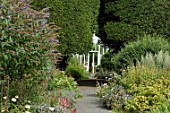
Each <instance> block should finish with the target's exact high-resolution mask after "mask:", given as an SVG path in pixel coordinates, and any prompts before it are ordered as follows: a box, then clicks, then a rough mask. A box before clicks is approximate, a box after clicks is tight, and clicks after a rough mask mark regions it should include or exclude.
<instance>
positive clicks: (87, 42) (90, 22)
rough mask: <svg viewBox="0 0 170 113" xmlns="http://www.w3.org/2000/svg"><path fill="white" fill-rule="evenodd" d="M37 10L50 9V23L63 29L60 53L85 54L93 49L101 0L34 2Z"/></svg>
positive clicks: (34, 0)
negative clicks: (93, 37)
mask: <svg viewBox="0 0 170 113" xmlns="http://www.w3.org/2000/svg"><path fill="white" fill-rule="evenodd" d="M32 4H33V6H35V8H36V9H42V8H44V7H50V14H51V15H50V21H53V22H55V23H56V24H57V25H58V26H60V27H61V30H60V44H61V46H60V51H61V52H62V53H63V54H70V53H85V52H88V51H89V50H91V48H92V33H93V31H94V30H95V29H96V28H97V27H96V26H97V16H98V12H99V6H100V0H32Z"/></svg>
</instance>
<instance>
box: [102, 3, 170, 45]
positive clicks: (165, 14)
mask: <svg viewBox="0 0 170 113" xmlns="http://www.w3.org/2000/svg"><path fill="white" fill-rule="evenodd" d="M101 2H102V4H101V7H100V15H99V31H100V32H99V34H100V37H101V38H102V40H103V41H104V42H106V43H108V44H109V45H110V46H112V47H114V46H115V45H117V46H121V45H122V43H124V42H127V41H129V40H135V39H136V37H137V35H140V36H142V35H143V33H146V34H158V35H164V36H165V37H166V38H169V36H170V29H169V26H170V20H169V19H168V18H170V13H169V10H170V1H169V0H107V1H105V0H101ZM116 48H118V47H116Z"/></svg>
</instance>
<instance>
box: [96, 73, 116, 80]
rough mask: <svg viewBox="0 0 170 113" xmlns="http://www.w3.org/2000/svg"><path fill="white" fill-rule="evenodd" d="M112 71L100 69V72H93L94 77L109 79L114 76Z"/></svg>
mask: <svg viewBox="0 0 170 113" xmlns="http://www.w3.org/2000/svg"><path fill="white" fill-rule="evenodd" d="M114 74H115V73H114V72H109V71H100V72H96V73H95V77H97V79H106V80H107V79H109V78H112V77H113V76H114Z"/></svg>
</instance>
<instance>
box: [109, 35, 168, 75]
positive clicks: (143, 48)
mask: <svg viewBox="0 0 170 113" xmlns="http://www.w3.org/2000/svg"><path fill="white" fill-rule="evenodd" d="M169 47H170V44H169V43H168V41H167V40H166V39H164V38H162V37H161V36H156V35H154V36H151V35H145V36H144V37H143V38H142V39H139V40H137V41H134V42H130V43H128V44H126V45H125V47H124V48H122V49H121V51H120V52H119V53H118V54H117V55H115V56H113V57H112V59H111V61H112V62H113V64H114V66H113V68H114V69H113V70H114V71H116V72H118V73H120V72H121V70H122V69H123V70H124V69H125V70H126V68H127V66H128V65H129V64H131V63H134V64H136V61H137V60H140V59H141V56H142V55H145V54H146V52H151V53H153V54H156V53H158V51H160V50H163V51H170V48H169Z"/></svg>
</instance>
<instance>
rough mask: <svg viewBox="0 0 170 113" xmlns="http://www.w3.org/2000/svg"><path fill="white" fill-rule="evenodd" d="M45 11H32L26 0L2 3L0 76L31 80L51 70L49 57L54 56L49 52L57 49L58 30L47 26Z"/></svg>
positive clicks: (0, 10)
mask: <svg viewBox="0 0 170 113" xmlns="http://www.w3.org/2000/svg"><path fill="white" fill-rule="evenodd" d="M46 10H47V9H43V10H42V11H41V12H39V11H36V10H33V9H31V8H30V7H29V2H28V1H26V0H25V1H24V0H3V1H1V7H0V15H1V18H0V29H1V31H0V51H1V52H0V59H1V60H0V76H1V77H2V76H9V77H10V78H12V79H15V78H23V77H26V76H27V77H28V78H30V77H31V76H33V75H34V76H38V75H42V74H45V71H47V70H49V69H50V68H51V64H50V63H51V60H50V56H54V54H53V53H52V50H57V46H56V45H57V44H56V42H55V41H58V40H57V39H56V36H57V32H56V28H57V27H56V26H55V25H52V24H47V22H48V20H47V19H48V16H49V13H47V12H46ZM50 38H51V39H50ZM49 41H50V42H49Z"/></svg>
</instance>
